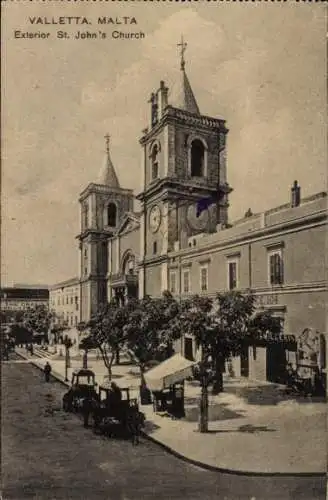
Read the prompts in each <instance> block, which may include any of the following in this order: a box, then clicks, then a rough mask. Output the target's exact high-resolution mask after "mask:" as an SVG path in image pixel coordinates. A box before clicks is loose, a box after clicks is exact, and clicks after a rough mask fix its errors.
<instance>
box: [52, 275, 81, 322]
mask: <svg viewBox="0 0 328 500" xmlns="http://www.w3.org/2000/svg"><path fill="white" fill-rule="evenodd" d="M49 290H50V296H49V307H50V309H51V310H52V311H54V312H55V313H56V316H57V318H58V320H59V323H60V324H62V325H66V326H68V327H75V326H76V325H77V324H78V323H79V322H80V281H79V278H72V279H70V280H67V281H62V282H61V283H57V284H55V285H53V286H51V287H49Z"/></svg>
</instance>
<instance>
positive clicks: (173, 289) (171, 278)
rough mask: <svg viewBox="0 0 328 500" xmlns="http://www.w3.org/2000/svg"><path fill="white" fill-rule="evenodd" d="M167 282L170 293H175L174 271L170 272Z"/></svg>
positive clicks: (175, 275) (175, 274) (175, 276)
mask: <svg viewBox="0 0 328 500" xmlns="http://www.w3.org/2000/svg"><path fill="white" fill-rule="evenodd" d="M169 281H170V283H169V285H170V292H171V293H176V292H177V273H176V271H170V275H169Z"/></svg>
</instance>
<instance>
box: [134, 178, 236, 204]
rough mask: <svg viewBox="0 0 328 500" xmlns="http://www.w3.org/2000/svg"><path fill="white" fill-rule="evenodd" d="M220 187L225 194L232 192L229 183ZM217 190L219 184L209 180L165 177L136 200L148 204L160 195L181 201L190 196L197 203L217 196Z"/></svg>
mask: <svg viewBox="0 0 328 500" xmlns="http://www.w3.org/2000/svg"><path fill="white" fill-rule="evenodd" d="M219 187H220V189H222V192H224V193H231V192H232V188H231V187H230V186H229V185H228V184H227V183H224V184H220V186H219ZM217 190H218V186H217V184H215V183H214V184H213V183H209V182H208V180H207V179H204V180H203V181H200V182H194V181H192V180H186V179H178V178H176V177H165V178H164V179H160V180H159V181H158V182H156V183H155V184H150V185H149V186H148V187H147V189H146V190H145V191H142V192H141V193H139V194H137V196H136V199H137V200H140V201H145V202H147V201H148V200H149V199H150V198H153V197H154V196H156V194H159V193H160V194H161V196H162V197H163V199H166V198H168V197H172V196H173V197H174V196H176V198H177V199H179V198H180V197H181V195H183V196H184V197H186V195H187V194H188V198H190V201H197V200H198V199H199V196H210V195H211V194H213V195H215V194H216V193H217Z"/></svg>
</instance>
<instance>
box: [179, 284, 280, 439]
mask: <svg viewBox="0 0 328 500" xmlns="http://www.w3.org/2000/svg"><path fill="white" fill-rule="evenodd" d="M254 311H255V297H254V295H253V294H252V293H251V292H248V293H246V294H242V293H241V292H239V291H229V292H225V293H219V294H217V296H216V298H215V299H214V300H212V299H211V298H209V297H200V296H198V295H196V296H194V297H192V298H191V299H188V300H186V301H183V302H182V303H181V314H180V316H179V329H180V332H181V334H185V333H189V334H191V335H192V336H193V338H194V339H195V341H196V346H197V347H198V348H199V349H200V351H201V360H200V362H199V363H198V365H197V366H196V368H195V370H194V374H195V378H197V379H198V380H199V381H200V384H201V399H200V420H199V430H200V432H207V431H208V387H209V385H210V384H211V383H213V392H214V393H218V392H220V391H222V390H223V371H224V365H225V361H226V360H227V359H229V358H230V357H231V356H237V355H239V354H240V353H241V350H242V348H243V346H245V345H246V346H248V345H249V343H251V342H254V341H256V339H257V338H261V336H263V334H266V335H267V334H268V332H270V334H271V335H274V336H275V338H277V337H278V336H279V334H280V329H281V326H280V322H279V320H277V319H276V318H274V317H272V315H271V314H270V312H269V311H265V312H261V313H257V314H255V315H254Z"/></svg>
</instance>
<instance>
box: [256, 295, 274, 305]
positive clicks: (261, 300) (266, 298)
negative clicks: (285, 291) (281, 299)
mask: <svg viewBox="0 0 328 500" xmlns="http://www.w3.org/2000/svg"><path fill="white" fill-rule="evenodd" d="M277 304H278V295H277V294H265V295H257V296H256V305H257V306H274V305H277Z"/></svg>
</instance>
